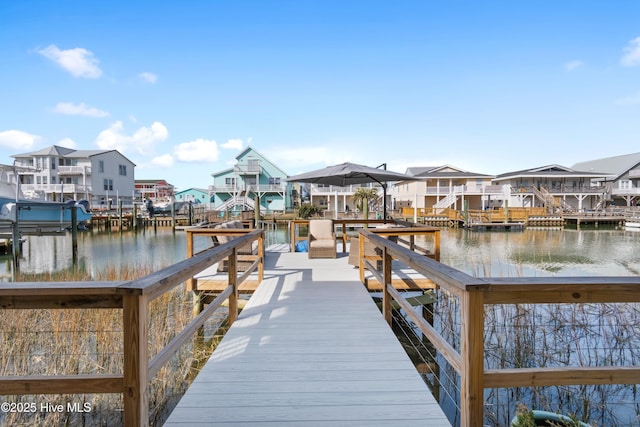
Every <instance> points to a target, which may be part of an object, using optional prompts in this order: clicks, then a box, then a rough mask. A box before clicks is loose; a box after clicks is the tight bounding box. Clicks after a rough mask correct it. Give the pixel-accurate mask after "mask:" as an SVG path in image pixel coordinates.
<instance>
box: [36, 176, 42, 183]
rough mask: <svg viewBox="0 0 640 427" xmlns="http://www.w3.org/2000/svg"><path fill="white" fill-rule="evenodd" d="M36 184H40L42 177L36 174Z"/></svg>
mask: <svg viewBox="0 0 640 427" xmlns="http://www.w3.org/2000/svg"><path fill="white" fill-rule="evenodd" d="M36 184H42V177H40V176H36Z"/></svg>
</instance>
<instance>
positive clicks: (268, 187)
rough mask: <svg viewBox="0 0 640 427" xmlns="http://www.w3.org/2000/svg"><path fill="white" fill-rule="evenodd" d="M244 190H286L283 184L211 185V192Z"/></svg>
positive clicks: (276, 191) (279, 191)
mask: <svg viewBox="0 0 640 427" xmlns="http://www.w3.org/2000/svg"><path fill="white" fill-rule="evenodd" d="M243 191H247V192H256V193H283V192H284V191H285V187H284V186H282V185H281V184H261V185H246V186H243V187H236V186H234V185H210V186H209V192H211V193H238V192H243Z"/></svg>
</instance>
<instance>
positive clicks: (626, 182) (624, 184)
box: [618, 179, 631, 189]
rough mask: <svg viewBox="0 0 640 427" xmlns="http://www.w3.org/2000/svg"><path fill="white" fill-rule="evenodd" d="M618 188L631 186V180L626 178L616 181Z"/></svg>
mask: <svg viewBox="0 0 640 427" xmlns="http://www.w3.org/2000/svg"><path fill="white" fill-rule="evenodd" d="M618 188H620V189H627V188H631V181H629V180H628V179H622V180H620V182H619V183H618Z"/></svg>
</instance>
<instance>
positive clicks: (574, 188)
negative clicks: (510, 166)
mask: <svg viewBox="0 0 640 427" xmlns="http://www.w3.org/2000/svg"><path fill="white" fill-rule="evenodd" d="M544 188H545V189H546V191H547V192H548V193H549V194H552V195H563V194H603V193H606V192H607V188H606V187H597V186H592V185H557V186H553V187H544ZM623 190H626V189H612V191H613V192H614V194H617V193H615V192H616V191H623ZM511 192H512V193H513V194H523V193H525V194H533V193H534V187H533V186H515V187H511ZM638 194H640V193H638Z"/></svg>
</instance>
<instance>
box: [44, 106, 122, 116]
mask: <svg viewBox="0 0 640 427" xmlns="http://www.w3.org/2000/svg"><path fill="white" fill-rule="evenodd" d="M53 111H54V112H55V113H60V114H66V115H69V116H88V117H107V116H108V115H109V113H107V112H106V111H103V110H99V109H97V108H95V107H91V106H89V105H87V104H85V103H84V102H81V103H80V104H74V103H72V102H58V104H57V105H56V106H55V108H54V109H53Z"/></svg>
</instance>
